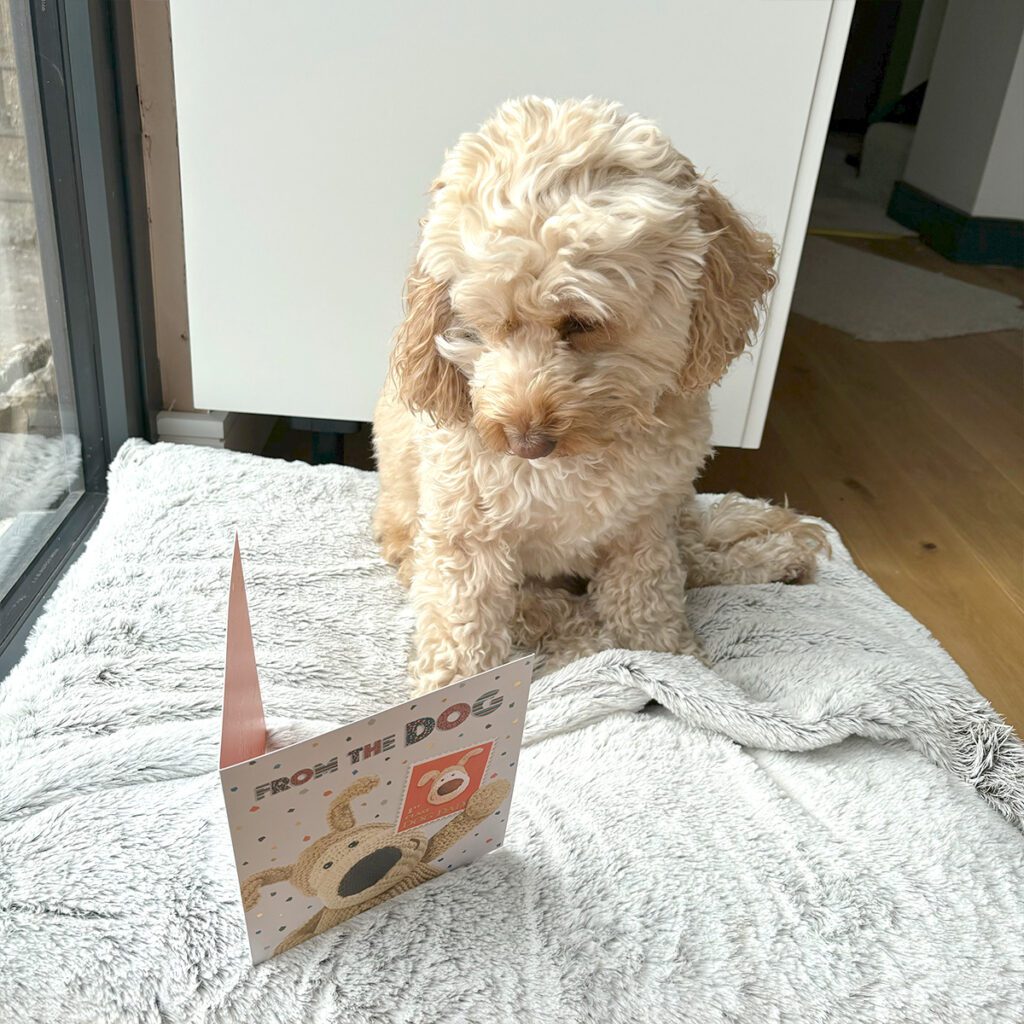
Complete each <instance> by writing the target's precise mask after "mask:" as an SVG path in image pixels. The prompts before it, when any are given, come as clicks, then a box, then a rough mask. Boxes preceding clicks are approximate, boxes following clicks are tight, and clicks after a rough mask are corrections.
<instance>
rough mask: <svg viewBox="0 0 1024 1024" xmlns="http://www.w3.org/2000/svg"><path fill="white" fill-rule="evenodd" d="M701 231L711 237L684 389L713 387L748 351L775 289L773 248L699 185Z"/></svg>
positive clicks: (713, 193) (694, 314) (692, 324)
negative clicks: (769, 297) (748, 343)
mask: <svg viewBox="0 0 1024 1024" xmlns="http://www.w3.org/2000/svg"><path fill="white" fill-rule="evenodd" d="M697 196H698V202H699V203H700V226H701V229H702V230H703V231H704V232H706V233H707V234H709V235H710V236H711V242H710V244H709V246H708V250H707V253H706V254H705V256H704V272H703V275H702V278H701V294H700V296H699V297H698V299H697V301H696V302H695V303H694V306H693V310H692V312H691V315H690V349H689V353H688V356H687V359H686V363H685V364H684V366H683V369H682V374H681V384H682V387H683V389H684V390H686V391H699V390H702V389H704V388H707V387H710V386H711V385H712V384H714V383H715V382H716V381H717V380H719V379H720V378H721V376H722V375H723V374H724V373H725V371H726V369H728V366H729V364H730V363H731V362H732V361H733V359H735V358H736V356H738V355H739V354H740V353H741V352H742V351H743V349H744V348H745V347H746V345H747V342H748V341H749V339H750V334H751V332H752V331H753V330H754V329H755V328H756V327H757V324H758V320H759V318H760V315H761V312H762V310H763V308H764V302H765V298H766V296H767V295H768V292H770V291H771V289H772V288H773V287H774V285H775V271H774V269H773V267H774V262H775V246H774V245H773V244H772V240H771V238H770V237H769V236H768V235H765V234H762V233H761V232H759V231H755V230H754V229H753V228H752V227H751V226H750V224H748V223H747V221H746V220H745V219H744V218H743V216H742V215H741V214H740V213H739V212H738V211H737V210H736V208H735V207H734V206H733V205H732V204H731V203H730V202H729V200H728V199H726V198H725V196H723V195H722V193H721V192H719V191H718V189H716V188H715V187H714V186H713V185H712V184H711V183H710V182H708V181H705V180H704V179H698V181H697Z"/></svg>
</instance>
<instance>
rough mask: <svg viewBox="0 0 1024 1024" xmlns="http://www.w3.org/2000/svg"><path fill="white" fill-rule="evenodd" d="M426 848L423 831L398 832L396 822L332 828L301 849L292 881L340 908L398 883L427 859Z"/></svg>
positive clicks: (330, 905) (323, 901) (306, 891)
mask: <svg viewBox="0 0 1024 1024" xmlns="http://www.w3.org/2000/svg"><path fill="white" fill-rule="evenodd" d="M426 849H427V840H426V837H425V836H424V835H422V834H421V833H419V832H406V833H404V834H402V835H397V834H396V833H395V830H394V828H393V827H392V826H391V825H376V824H375V825H360V826H357V827H356V828H352V829H349V830H348V831H346V832H331V833H328V834H327V835H326V836H323V837H322V838H321V839H318V840H317V841H316V842H315V843H313V845H312V846H310V848H309V849H308V850H305V851H304V852H303V853H302V855H301V856H300V857H299V859H298V860H297V861H296V862H295V869H294V871H293V872H292V877H291V882H292V884H293V885H294V886H295V887H296V888H297V889H299V890H300V891H301V892H304V893H305V894H306V895H307V896H315V897H316V898H317V899H318V900H320V901H321V902H322V903H323V904H324V906H327V907H331V908H332V909H335V910H340V909H341V908H343V907H348V906H354V905H355V904H359V903H364V902H366V900H370V899H373V898H374V897H375V896H378V895H380V894H381V893H383V892H387V891H388V890H389V889H392V888H394V886H396V885H397V884H398V883H399V882H400V881H401V880H402V879H403V878H405V877H406V876H407V875H409V874H410V873H411V872H412V871H413V869H414V868H416V867H417V866H418V865H419V864H420V863H421V862H422V860H423V855H424V853H425V852H426Z"/></svg>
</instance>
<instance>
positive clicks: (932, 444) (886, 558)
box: [701, 240, 1024, 736]
mask: <svg viewBox="0 0 1024 1024" xmlns="http://www.w3.org/2000/svg"><path fill="white" fill-rule="evenodd" d="M852 244H856V245H858V246H859V247H862V248H870V249H871V250H872V251H875V252H877V253H879V254H881V255H887V256H890V257H891V258H895V259H901V260H904V261H906V262H910V263H914V264H915V265H918V266H925V267H927V268H928V269H936V270H938V271H939V272H943V273H949V274H950V275H951V276H955V277H959V278H961V279H964V280H967V281H969V282H971V283H973V284H982V285H984V286H987V287H990V288H994V289H997V290H1000V291H1005V292H1008V293H1010V294H1015V295H1017V296H1018V297H1020V298H1022V299H1024V275H1022V274H1021V273H1020V272H1019V271H1014V270H1005V269H994V268H993V269H986V268H977V267H971V268H965V267H958V266H956V265H954V264H950V263H947V262H946V261H945V260H943V259H942V257H939V256H937V255H936V254H934V253H932V252H931V251H930V250H926V249H924V247H923V246H921V245H920V243H917V242H915V241H910V240H901V241H899V242H857V243H852ZM1022 374H1024V339H1022V337H1021V334H1020V333H1019V332H1015V331H1005V332H998V333H991V334H982V335H974V336H970V337H961V338H951V339H943V340H933V341H916V342H862V341H857V340H855V339H853V338H851V337H849V336H848V335H845V334H843V333H842V332H840V331H837V330H834V329H832V328H829V327H824V326H822V325H820V324H817V323H814V322H812V321H810V320H806V319H803V318H802V317H799V316H796V315H794V316H793V317H791V319H790V323H789V327H788V329H787V333H786V340H785V344H784V346H783V350H782V359H781V363H780V365H779V372H778V376H777V378H776V383H775V391H774V395H773V398H772V404H771V406H770V408H769V412H768V421H767V425H766V429H765V434H764V441H763V444H762V446H761V448H760V449H758V450H756V451H744V450H740V449H723V450H722V451H720V452H719V454H718V455H717V457H716V458H715V460H714V461H713V462H712V463H711V465H710V466H709V467H708V469H707V470H706V472H705V474H704V477H703V479H702V481H701V490H705V491H726V490H738V491H742V492H744V493H746V494H750V495H757V496H760V497H767V498H773V499H775V500H777V501H781V500H783V499H785V498H788V499H789V502H790V504H792V505H794V506H795V507H797V508H800V509H801V510H803V511H806V512H810V513H814V514H815V515H820V516H823V517H824V518H826V519H828V520H829V521H830V522H832V523H833V524H834V525H835V526H836V528H837V529H838V530H839V532H840V533H841V534H842V536H843V539H844V541H845V542H846V544H847V546H848V547H849V549H850V551H851V552H852V554H853V556H854V558H855V559H856V560H857V563H858V564H859V565H860V566H861V568H863V569H864V570H865V571H866V572H867V573H869V574H870V575H871V576H872V577H873V578H874V579H875V580H876V581H877V582H878V584H879V585H880V586H881V587H882V588H883V589H884V590H885V591H886V593H888V594H889V596H890V597H892V598H893V599H894V600H896V601H897V602H899V603H900V604H901V605H903V606H904V607H905V608H907V609H908V610H909V611H910V612H911V613H912V614H913V615H914V616H915V617H916V618H917V619H919V620H920V621H921V622H923V623H924V624H925V625H926V626H927V627H928V628H929V629H930V630H931V632H932V633H933V634H934V635H935V636H936V637H938V639H939V640H940V641H941V642H942V644H943V646H944V647H945V648H946V650H947V651H949V653H950V654H951V655H952V656H953V657H954V658H955V659H956V660H957V661H958V662H959V663H960V665H961V666H963V668H964V669H965V671H966V672H967V674H968V676H970V678H971V680H972V681H973V683H974V685H975V686H976V687H977V688H978V689H979V690H980V691H981V692H982V693H983V694H984V695H985V696H986V697H987V698H988V699H989V700H990V701H991V702H992V703H993V704H994V705H995V707H996V708H997V710H999V711H1000V712H1001V713H1002V714H1003V716H1004V717H1005V718H1006V719H1007V720H1008V721H1009V722H1010V723H1011V724H1012V725H1013V726H1014V728H1015V729H1016V730H1017V732H1018V734H1019V735H1022V736H1024V385H1022V380H1024V377H1022Z"/></svg>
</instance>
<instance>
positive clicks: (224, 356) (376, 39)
mask: <svg viewBox="0 0 1024 1024" xmlns="http://www.w3.org/2000/svg"><path fill="white" fill-rule="evenodd" d="M852 8H853V3H852V0H715V2H712V0H674V2H672V3H667V2H665V0H631V2H629V3H625V2H622V0H618V2H608V0H516V2H515V3H513V4H508V3H501V4H499V3H496V2H488V0H444V2H440V0H433V2H431V0H422V2H413V0H404V2H403V0H375V2H374V3H358V4H357V3H354V2H338V0H303V2H302V3H280V2H278V0H217V2H216V3H209V2H208V0H171V26H172V36H173V46H174V74H175V83H176V92H177V107H178V134H179V146H180V154H181V187H182V204H183V210H184V222H185V224H184V227H185V262H186V271H187V276H188V304H189V323H190V335H191V347H192V364H193V366H192V370H193V380H194V388H195V400H196V404H197V405H200V406H204V407H207V408H213V409H224V410H232V411H237V412H261V413H275V414H288V415H295V416H304V417H306V416H308V417H321V418H326V419H357V420H368V419H370V418H371V416H372V412H373V405H374V401H375V398H376V395H377V392H378V390H379V387H380V384H381V381H382V379H383V375H384V372H385V366H386V362H387V354H388V350H389V345H390V338H391V334H392V332H393V330H394V328H395V326H396V324H397V323H398V320H399V317H400V311H401V303H400V296H401V289H402V282H403V280H404V277H405V272H406V270H407V268H408V265H409V263H410V261H411V259H412V255H413V252H414V247H415V242H416V233H417V221H418V219H419V217H420V216H421V215H422V213H423V211H424V209H425V207H426V188H427V185H428V184H429V182H430V181H431V180H432V178H433V177H434V175H435V174H436V172H437V170H438V168H439V167H440V164H441V159H442V156H443V153H444V150H445V148H446V147H447V146H449V145H450V144H451V143H453V142H454V141H455V139H456V138H457V137H458V135H459V134H460V133H461V132H463V131H466V130H469V129H472V128H475V127H476V126H477V125H478V124H479V123H480V122H481V121H482V120H484V119H485V118H486V117H487V116H488V115H489V114H490V112H491V111H492V110H493V109H494V108H495V107H496V106H497V105H498V104H499V103H501V102H502V101H503V100H505V99H506V98H508V97H512V96H519V95H523V94H527V93H534V94H539V95H547V96H554V97H571V96H587V95H594V96H600V97H604V98H611V99H617V100H619V101H620V102H622V103H623V104H624V105H625V107H626V108H627V109H629V110H631V111H633V110H635V111H639V112H642V113H643V114H646V115H648V116H650V117H653V118H655V119H656V120H657V121H658V122H659V123H660V124H661V126H662V127H663V128H664V129H665V130H666V131H667V133H668V134H669V135H670V136H671V138H672V140H673V142H674V143H675V145H676V148H677V149H679V150H681V151H682V152H684V153H685V154H687V155H688V156H689V157H690V158H691V159H692V160H693V161H694V162H695V163H696V164H697V166H698V167H699V168H701V169H706V170H707V171H708V172H710V173H711V174H712V175H713V176H714V177H716V178H717V179H718V180H719V182H720V185H721V187H722V188H723V190H724V191H725V192H726V193H727V194H729V195H730V196H732V198H733V200H734V201H735V202H736V203H737V204H738V205H739V206H740V208H742V209H743V210H745V211H747V212H748V213H750V214H751V215H753V217H754V218H755V220H756V221H757V222H759V223H760V224H761V225H762V226H763V227H764V228H766V229H767V230H768V231H770V232H771V233H772V234H773V235H774V236H775V237H776V239H778V240H780V241H781V242H782V243H783V249H782V257H781V268H780V269H781V279H780V285H779V287H778V289H777V291H776V293H775V297H774V299H773V301H772V307H771V311H770V316H769V319H768V323H767V326H766V330H765V336H764V338H762V340H761V344H760V345H759V346H758V347H757V348H756V349H755V350H754V352H753V354H752V355H751V356H749V357H745V358H744V359H741V360H739V361H738V362H737V363H736V365H735V366H734V368H733V370H732V371H731V373H730V374H729V376H728V378H727V379H726V381H725V382H724V383H723V385H722V386H721V387H719V388H718V389H716V394H715V406H716V421H715V422H716V430H715V437H716V441H717V442H718V443H720V444H731V445H738V444H746V445H752V446H756V445H757V444H758V443H759V442H760V435H761V428H762V425H763V422H764V416H765V412H766V410H767V405H768V398H769V396H770V392H771V384H772V378H773V376H774V373H775V364H776V361H777V358H778V350H779V347H780V346H781V342H782V331H783V328H784V325H785V320H786V316H787V315H788V312H789V302H790V296H791V294H792V286H793V279H794V276H795V273H796V267H797V263H798V262H799V256H800V251H799V250H800V246H801V244H802V242H803V235H804V231H805V228H806V221H807V215H808V210H809V207H810V200H811V193H812V191H813V187H814V179H815V177H816V175H817V168H818V160H819V157H820V154H821V146H822V142H823V138H824V131H825V128H826V124H827V120H828V115H829V110H830V108H831V103H832V95H833V92H834V89H835V81H836V77H837V75H838V72H839V66H840V63H841V60H842V53H843V47H844V45H845V40H846V32H847V28H848V25H849V19H850V16H851V13H852Z"/></svg>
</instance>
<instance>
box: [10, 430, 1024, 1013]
mask: <svg viewBox="0 0 1024 1024" xmlns="http://www.w3.org/2000/svg"><path fill="white" fill-rule="evenodd" d="M375 491H376V481H375V478H374V476H373V475H371V474H362V473H358V472H357V471H354V470H349V469H344V468H341V467H319V468H312V467H308V466H304V465H299V464H288V463H281V462H272V461H268V460H261V459H256V458H253V457H248V456H240V455H234V454H230V453H225V452H214V451H210V450H204V449H195V448H187V447H178V446H166V445H157V446H153V447H151V446H147V445H144V444H141V443H130V444H129V445H127V446H126V447H125V448H124V449H123V450H122V452H121V453H120V455H119V456H118V459H117V461H116V462H115V464H114V467H113V468H112V470H111V481H110V500H109V505H108V509H107V511H106V513H105V515H104V518H103V521H102V522H101V524H100V526H99V527H98V529H97V531H96V533H95V534H94V536H93V538H92V539H91V540H90V542H89V546H88V549H87V551H86V552H85V554H84V555H83V556H82V557H81V558H80V559H79V561H78V562H77V563H76V564H75V565H74V566H73V567H72V569H71V570H70V571H69V573H68V574H67V577H66V578H65V580H64V581H63V582H62V584H61V586H60V588H59V589H58V591H57V593H56V594H55V596H54V598H53V599H52V601H51V603H50V605H49V607H48V608H47V610H46V613H45V615H44V616H43V617H42V619H41V620H40V621H39V623H38V624H37V627H36V629H35V631H34V633H33V637H32V640H31V642H30V646H29V650H28V653H27V654H26V656H25V658H24V659H23V660H22V662H21V663H20V664H19V665H18V666H17V668H16V669H15V670H14V671H13V672H12V673H11V675H10V676H9V677H8V679H6V680H5V681H3V682H2V683H0V753H2V762H0V763H2V765H3V767H2V768H0V949H2V951H3V956H4V962H3V966H2V970H0V1020H3V1021H4V1022H7V1021H11V1022H18V1024H20V1022H23V1021H24V1022H28V1021H33V1022H35V1021H40V1022H42V1021H45V1022H47V1024H49V1022H51V1021H54V1020H58V1019H59V1020H61V1021H64V1022H78V1021H88V1022H102V1024H113V1022H120V1021H126V1022H142V1021H145V1022H149V1021H153V1022H157V1021H159V1022H171V1021H173V1022H179V1021H180V1022H194V1021H217V1022H245V1024H248V1022H250V1021H252V1022H260V1024H272V1022H278V1021H279V1022H282V1024H284V1022H300V1021H301V1022H328V1021H330V1022H341V1021H345V1022H347V1021H356V1020H359V1021H381V1022H410V1024H411V1022H417V1024H421V1022H433V1021H446V1022H447V1021H466V1022H474V1024H475V1022H483V1021H506V1020H507V1021H517V1022H523V1021H538V1022H547V1021H559V1022H563V1021H565V1022H572V1021H580V1022H583V1021H599V1022H618V1021H623V1022H626V1021H629V1022H633V1021H639V1020H650V1021H656V1022H659V1024H660V1022H669V1024H671V1022H675V1021H694V1022H704V1021H708V1022H712V1021H733V1022H735V1021H751V1022H758V1024H760V1022H765V1021H826V1022H833V1021H836V1022H845V1021H850V1022H854V1021H856V1022H864V1021H893V1022H897V1021H899V1022H908V1021H921V1022H929V1024H931V1022H937V1021H940V1022H941V1021H949V1022H965V1021H1014V1022H1019V1020H1020V1019H1021V1008H1022V1006H1024V839H1022V836H1021V832H1020V829H1021V828H1022V827H1024V750H1022V747H1021V744H1020V743H1019V741H1018V740H1017V739H1016V738H1015V737H1014V736H1013V734H1012V732H1011V731H1010V730H1009V729H1008V728H1007V727H1006V726H1005V725H1004V724H1003V723H1002V722H1001V720H1000V719H999V718H998V716H997V715H996V714H995V713H994V712H993V711H992V709H991V708H990V707H989V705H988V704H987V703H986V702H985V701H984V700H983V699H982V698H981V697H980V696H979V695H978V694H977V693H976V692H975V691H974V690H973V688H972V687H971V686H970V684H969V682H968V681H967V680H966V679H965V678H964V676H963V674H962V673H961V672H960V670H959V669H958V668H957V667H956V666H955V665H954V664H953V662H952V661H951V660H950V659H949V658H948V657H947V656H946V654H945V653H944V652H943V651H942V650H941V648H940V647H939V646H938V645H937V644H936V643H935V641H934V640H933V639H932V638H931V637H930V636H929V635H928V634H927V632H926V631H925V630H924V629H923V628H922V627H921V626H920V625H918V624H917V623H916V622H914V620H913V619H911V618H910V616H908V615H907V614H906V613H905V612H903V611H902V610H901V609H899V608H897V607H896V606H895V605H893V604H892V603H891V602H890V601H889V600H888V599H887V598H885V596H884V595H883V594H881V592H880V591H879V590H878V589H877V588H876V587H874V585H873V584H872V583H871V582H870V581H869V580H867V579H866V578H865V577H864V576H863V575H862V574H861V573H860V572H859V571H858V570H857V569H856V568H855V567H854V566H853V564H852V562H851V560H850V558H849V556H848V555H847V554H846V552H845V551H844V550H843V548H842V546H841V544H840V543H839V542H838V538H835V537H834V536H833V545H834V547H835V550H836V555H835V557H834V559H833V561H832V562H831V563H829V564H827V565H826V566H824V567H823V570H822V573H821V578H820V581H819V582H818V583H817V584H814V585H811V586H799V587H785V586H781V585H777V586H759V587H734V588H725V587H721V588H708V589H706V590H702V591H695V592H693V594H692V595H691V598H690V602H691V603H690V609H691V618H692V621H693V623H694V626H695V628H696V630H697V632H698V633H699V635H700V637H701V640H702V643H703V645H704V647H705V650H706V651H707V652H708V653H709V655H710V660H711V662H712V665H713V667H712V668H710V669H709V668H706V667H704V666H702V665H700V664H698V663H697V662H695V661H694V660H693V659H689V658H678V657H672V656H668V655H656V654H651V653H643V652H629V651H609V652H605V653H603V654H600V655H596V656H594V657H592V658H588V659H585V660H583V661H580V662H577V663H575V664H573V665H569V666H567V667H566V668H564V669H562V670H560V671H559V672H557V673H554V674H552V675H551V676H547V677H544V678H541V679H540V680H538V681H537V682H536V683H535V686H534V690H533V693H532V695H531V705H530V711H529V715H528V718H527V747H526V749H525V751H524V753H523V756H522V759H521V764H520V776H519V781H518V783H517V789H516V794H515V798H514V803H513V807H512V814H511V816H510V823H509V832H508V835H507V838H506V843H505V846H504V848H503V849H502V850H500V851H498V852H496V853H494V854H491V855H490V856H488V857H486V858H484V860H482V861H480V862H478V863H476V864H474V865H472V866H470V867H468V868H466V869H463V870H460V871H457V872H453V873H452V874H450V875H446V876H444V877H442V878H440V879H437V880H436V881H434V882H431V883H429V884H428V885H424V886H421V887H420V888H419V889H417V890H415V891H414V892H412V893H409V894H407V895H405V896H403V897H400V898H398V899H395V900H393V901H391V902H389V903H387V904H385V905H383V906H382V907H380V908H377V909H376V910H374V911H372V912H369V913H367V914H364V915H362V916H360V917H358V918H355V919H353V920H352V921H350V922H349V923H347V924H346V925H344V926H342V927H340V928H338V929H336V930H335V931H333V932H331V933H328V934H325V935H323V936H321V937H319V938H317V939H315V940H312V941H310V942H308V943H306V944H305V945H303V946H301V947H299V948H297V949H295V950H293V951H292V952H290V953H288V954H286V955H284V956H282V957H279V958H277V959H275V960H272V961H270V962H268V963H266V964H263V965H261V966H260V967H258V968H252V967H251V966H250V965H249V962H248V954H247V946H246V941H245V935H244V929H243V926H242V921H241V914H240V909H239V906H238V896H237V881H236V878H235V876H234V870H233V866H232V861H231V856H230V852H229V849H228V837H227V835H226V829H225V824H224V818H223V808H222V804H221V798H220V792H219V784H218V780H217V775H216V771H215V767H216V761H217V741H218V736H219V717H218V716H219V711H220V685H221V676H222V671H223V660H222V659H223V641H224V610H225V607H226V599H227V579H228V572H229V568H230V564H229V553H230V545H231V539H232V536H233V532H234V530H235V529H236V528H237V529H238V530H239V533H240V536H241V542H242V548H243V553H244V557H245V561H246V572H247V585H248V591H249V598H250V607H251V613H252V621H253V630H254V636H255V642H256V650H257V659H258V662H259V666H260V673H261V679H262V682H263V690H264V699H265V703H266V706H267V710H268V714H269V715H270V720H271V726H272V737H271V738H272V742H273V743H274V744H275V745H282V744H284V743H287V742H291V741H292V740H294V739H297V738H300V737H303V736H308V735H312V734H313V733H315V732H319V731H322V730H323V729H324V728H326V727H330V726H332V725H336V724H337V723H339V722H344V721H348V720H352V719H355V718H358V717H362V716H365V715H368V714H371V713H372V712H373V711H374V710H375V709H378V708H380V707H381V706H383V705H386V704H390V703H396V702H398V701H400V700H402V699H404V695H405V690H404V687H405V683H404V665H405V660H406V656H407V648H408V642H409V634H410V631H411V625H412V621H411V615H410V612H409V609H408V606H407V604H406V601H405V596H404V593H403V591H402V590H401V588H400V587H399V586H398V584H397V583H396V582H395V580H394V576H393V572H392V570H390V569H389V568H388V567H387V566H385V565H384V564H383V563H382V562H381V561H380V560H379V558H378V557H377V555H376V553H375V550H374V547H373V544H372V540H371V538H370V536H369V512H370V508H371V506H372V502H373V499H374V495H375ZM652 700H654V701H657V704H658V705H659V707H656V708H655V707H653V706H649V703H650V701H652Z"/></svg>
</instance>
